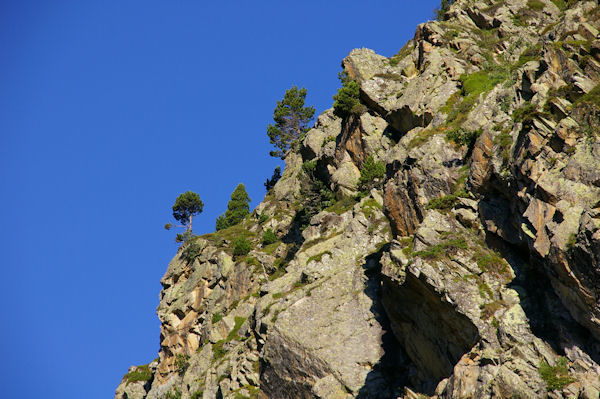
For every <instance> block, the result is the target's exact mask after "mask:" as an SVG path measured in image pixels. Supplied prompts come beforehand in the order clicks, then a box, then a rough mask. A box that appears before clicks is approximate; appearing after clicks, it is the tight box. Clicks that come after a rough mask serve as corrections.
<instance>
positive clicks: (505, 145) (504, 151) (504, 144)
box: [494, 131, 512, 165]
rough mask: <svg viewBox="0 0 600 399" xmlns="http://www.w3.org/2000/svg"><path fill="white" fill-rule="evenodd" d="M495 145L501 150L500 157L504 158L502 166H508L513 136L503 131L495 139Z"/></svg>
mask: <svg viewBox="0 0 600 399" xmlns="http://www.w3.org/2000/svg"><path fill="white" fill-rule="evenodd" d="M494 144H496V145H497V146H498V147H499V148H500V149H501V152H500V155H501V156H502V164H503V165H507V164H508V161H509V160H510V147H511V146H512V136H511V135H510V134H509V132H507V131H502V132H500V134H498V135H497V136H496V137H494Z"/></svg>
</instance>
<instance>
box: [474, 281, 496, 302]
mask: <svg viewBox="0 0 600 399" xmlns="http://www.w3.org/2000/svg"><path fill="white" fill-rule="evenodd" d="M477 287H478V288H479V295H480V296H481V297H482V298H484V299H485V298H486V297H487V298H488V299H494V292H493V291H492V289H491V288H490V286H489V285H487V283H486V282H485V281H480V282H479V284H477Z"/></svg>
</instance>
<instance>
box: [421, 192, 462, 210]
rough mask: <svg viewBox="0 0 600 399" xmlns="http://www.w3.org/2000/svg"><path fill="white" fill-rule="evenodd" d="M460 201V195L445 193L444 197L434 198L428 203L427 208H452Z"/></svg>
mask: <svg viewBox="0 0 600 399" xmlns="http://www.w3.org/2000/svg"><path fill="white" fill-rule="evenodd" d="M457 201H458V197H457V196H456V195H453V194H450V195H444V196H442V197H438V198H434V199H432V200H431V201H429V203H428V204H427V209H440V210H447V209H452V208H453V207H454V205H456V202H457Z"/></svg>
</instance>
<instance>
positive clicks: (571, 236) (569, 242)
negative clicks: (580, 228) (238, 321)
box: [567, 233, 577, 249]
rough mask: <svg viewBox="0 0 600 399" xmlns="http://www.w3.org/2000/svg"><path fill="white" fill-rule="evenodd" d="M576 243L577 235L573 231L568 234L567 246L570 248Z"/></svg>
mask: <svg viewBox="0 0 600 399" xmlns="http://www.w3.org/2000/svg"><path fill="white" fill-rule="evenodd" d="M575 244H577V235H576V234H575V233H571V234H569V238H568V239H567V248H569V249H572V248H574V247H575Z"/></svg>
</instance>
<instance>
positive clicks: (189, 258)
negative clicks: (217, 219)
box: [180, 240, 203, 263]
mask: <svg viewBox="0 0 600 399" xmlns="http://www.w3.org/2000/svg"><path fill="white" fill-rule="evenodd" d="M202 249H203V247H202V245H200V244H199V243H198V242H196V241H191V240H188V244H187V245H186V247H185V248H184V250H183V251H182V252H181V256H180V257H181V259H182V260H183V261H185V262H186V263H191V262H193V261H194V259H196V258H197V257H198V255H200V252H202Z"/></svg>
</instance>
